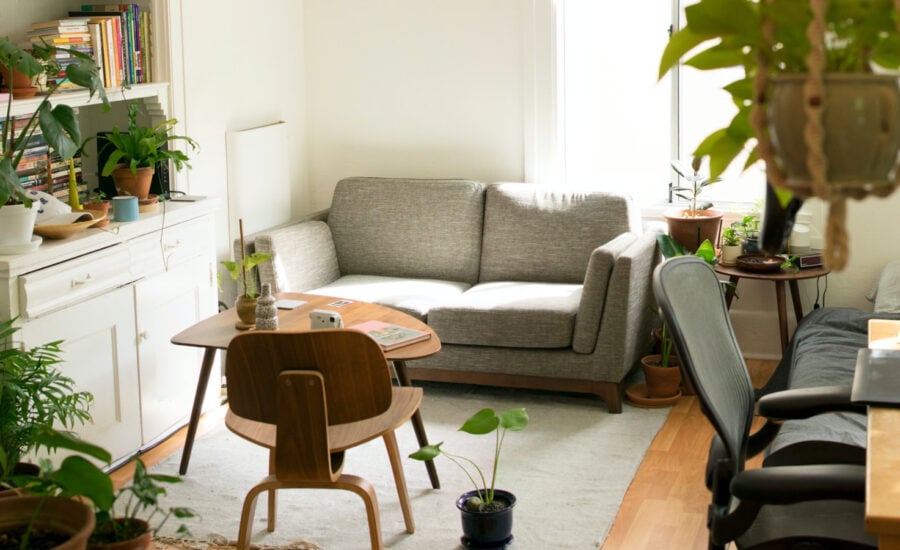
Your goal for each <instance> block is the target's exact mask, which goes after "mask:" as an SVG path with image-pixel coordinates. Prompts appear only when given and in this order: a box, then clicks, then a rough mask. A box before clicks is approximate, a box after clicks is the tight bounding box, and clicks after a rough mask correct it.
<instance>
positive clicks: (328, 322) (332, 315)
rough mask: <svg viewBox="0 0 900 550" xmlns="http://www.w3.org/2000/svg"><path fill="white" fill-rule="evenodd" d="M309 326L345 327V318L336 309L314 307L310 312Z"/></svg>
mask: <svg viewBox="0 0 900 550" xmlns="http://www.w3.org/2000/svg"><path fill="white" fill-rule="evenodd" d="M309 327H310V328H311V329H313V330H315V329H321V328H344V319H343V318H341V314H340V313H338V312H336V311H329V310H327V309H314V310H312V311H310V312H309Z"/></svg>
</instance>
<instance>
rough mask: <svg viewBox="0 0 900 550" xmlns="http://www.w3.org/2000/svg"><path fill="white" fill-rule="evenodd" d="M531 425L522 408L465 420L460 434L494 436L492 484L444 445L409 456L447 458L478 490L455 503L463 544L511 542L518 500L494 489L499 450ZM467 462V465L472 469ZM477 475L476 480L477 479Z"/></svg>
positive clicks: (485, 412)
mask: <svg viewBox="0 0 900 550" xmlns="http://www.w3.org/2000/svg"><path fill="white" fill-rule="evenodd" d="M527 425H528V413H526V412H525V409H523V408H516V409H509V410H507V411H504V412H502V413H500V414H499V415H498V414H497V413H495V412H494V410H493V409H489V408H488V409H482V410H480V411H478V412H477V413H475V414H474V415H472V416H471V417H470V418H469V419H468V420H466V421H465V422H464V423H463V425H462V426H460V428H459V431H462V432H466V433H469V434H473V435H486V434H490V433H494V434H495V440H494V463H493V466H492V469H491V479H490V485H488V482H487V479H486V478H485V476H484V472H483V471H482V470H481V468H479V467H478V465H477V464H476V463H475V462H474V461H472V460H471V459H469V458H466V457H464V456H459V455H454V454H450V453H448V452H446V451H444V450H443V449H442V448H441V446H442V445H443V444H444V443H443V442H441V443H438V444H436V445H425V446H424V447H422V448H420V449H419V450H418V451H416V452H415V453H413V454H411V455H409V457H410V458H412V459H415V460H433V459H434V458H435V457H437V456H438V455H444V456H445V457H447V458H448V459H449V460H450V461H451V462H453V463H454V464H456V465H457V466H459V467H460V468H461V469H462V470H463V472H465V474H466V477H468V478H469V481H471V482H472V485H474V486H475V490H473V491H468V492H466V493H463V494H462V495H460V497H459V498H458V499H457V500H456V507H457V508H458V509H459V511H460V514H461V518H462V529H463V536H462V539H461V540H462V543H463V545H465V546H467V547H470V548H494V547H502V546H504V545H505V544H507V543H509V542H510V541H511V540H512V514H513V507H514V506H515V505H516V497H515V495H513V494H512V493H510V492H508V491H503V490H501V489H496V488H495V482H496V480H497V469H498V468H499V466H500V449H501V447H502V445H503V440H504V439H505V438H506V432H507V431H514V432H517V431H521V430H524V429H525V427H526V426H527ZM464 463H468V464H469V465H470V466H471V469H470V468H469V467H467V466H466V465H465V464H464ZM476 475H477V479H476V477H475V476H476Z"/></svg>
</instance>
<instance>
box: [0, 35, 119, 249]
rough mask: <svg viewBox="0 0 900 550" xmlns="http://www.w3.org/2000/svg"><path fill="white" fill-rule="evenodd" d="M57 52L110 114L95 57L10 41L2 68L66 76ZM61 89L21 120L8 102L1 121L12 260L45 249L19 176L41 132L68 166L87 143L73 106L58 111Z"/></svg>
mask: <svg viewBox="0 0 900 550" xmlns="http://www.w3.org/2000/svg"><path fill="white" fill-rule="evenodd" d="M57 52H65V53H66V54H67V55H69V56H71V59H72V63H71V64H69V65H67V66H66V68H65V74H66V78H67V79H68V80H69V81H71V82H74V83H75V84H78V85H79V86H84V87H85V88H87V89H88V91H89V93H90V96H91V97H93V96H94V94H97V95H98V96H99V97H100V99H101V101H102V103H103V107H104V109H106V110H108V109H109V103H108V101H107V99H106V91H105V89H104V88H103V83H102V81H101V79H100V75H99V72H98V71H97V66H96V65H95V64H94V61H93V59H91V57H90V56H88V55H85V54H83V53H81V52H78V51H75V50H69V49H66V48H57V47H55V46H49V45H34V46H33V47H32V50H31V52H30V53H29V52H28V51H26V50H24V49H22V48H19V47H18V46H16V45H15V44H13V43H12V42H11V41H10V40H9V38H7V37H0V66H2V67H4V68H6V69H8V70H11V71H12V70H15V71H18V72H20V73H23V74H24V75H26V76H27V77H28V78H33V77H35V76H37V75H39V74H47V75H49V76H54V77H55V76H57V75H58V74H59V72H60V71H61V70H62V69H61V68H60V66H59V64H58V63H57V62H56V57H55V55H56V53H57ZM54 82H55V81H54ZM13 86H14V84H13V79H9V82H8V83H7V82H4V83H3V87H4V89H5V90H6V91H8V92H9V93H10V94H12V91H13ZM58 89H59V84H53V85H52V86H51V87H50V88H49V89H48V90H47V92H46V93H45V94H44V95H43V97H42V98H41V101H40V103H39V104H38V106H37V108H36V109H35V111H34V113H32V114H30V115H27V116H24V117H19V118H17V119H15V118H14V117H13V116H12V104H13V102H12V101H7V102H6V117H5V118H4V119H3V120H2V121H0V125H2V131H0V246H2V247H4V253H6V254H14V253H22V252H27V251H29V250H32V249H33V248H35V247H37V245H38V244H40V240H39V239H34V238H33V236H34V235H33V229H34V220H35V217H36V215H37V210H36V209H34V208H32V200H31V199H30V198H29V197H28V196H27V194H26V193H25V189H24V188H23V187H22V184H21V183H20V181H19V175H18V173H17V170H18V167H19V163H20V162H21V161H22V156H23V154H24V152H25V149H26V148H27V146H28V144H29V142H30V140H31V138H32V137H33V136H34V135H35V133H36V132H37V131H38V128H40V133H41V134H42V135H43V137H44V139H45V140H46V141H47V144H48V145H49V146H50V148H51V149H52V150H53V151H55V152H56V153H58V154H59V156H60V158H61V159H62V160H63V161H67V160H69V159H71V158H72V156H73V155H75V153H76V152H77V151H78V148H79V144H80V143H81V128H80V126H79V124H78V117H77V116H76V114H75V111H74V109H72V107H70V106H68V105H56V106H53V105H52V103H51V101H50V99H51V97H52V96H53V95H54V94H55V93H56V91H57V90H58Z"/></svg>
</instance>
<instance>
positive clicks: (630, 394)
mask: <svg viewBox="0 0 900 550" xmlns="http://www.w3.org/2000/svg"><path fill="white" fill-rule="evenodd" d="M625 397H627V398H628V401H630V402H631V403H633V404H635V405H637V406H638V407H647V408H654V407H669V406H671V405H674V404H675V403H677V402H678V400H679V399H680V398H681V390H678V393H676V394H675V395H673V396H672V397H650V396H649V395H648V394H647V384H635V385H633V386H630V387H629V388H628V389H626V390H625Z"/></svg>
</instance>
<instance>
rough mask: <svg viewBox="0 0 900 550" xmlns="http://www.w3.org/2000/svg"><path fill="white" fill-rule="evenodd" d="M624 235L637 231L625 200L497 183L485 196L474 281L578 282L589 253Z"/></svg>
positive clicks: (629, 207) (637, 227)
mask: <svg viewBox="0 0 900 550" xmlns="http://www.w3.org/2000/svg"><path fill="white" fill-rule="evenodd" d="M629 231H630V232H634V233H640V228H639V222H638V219H637V215H636V212H635V208H634V206H633V204H632V202H631V200H630V199H629V198H628V197H626V196H623V195H616V194H610V193H603V192H598V191H578V190H565V189H562V188H558V187H550V186H547V185H538V184H529V183H497V184H494V185H491V186H489V187H488V189H487V193H486V195H485V212H484V240H483V243H482V250H481V275H480V278H479V280H480V281H481V282H487V281H533V282H552V283H581V282H583V281H584V274H585V269H586V268H587V263H588V260H589V259H590V257H591V252H592V251H593V250H594V249H595V248H597V247H598V246H600V245H602V244H604V243H606V242H608V241H610V240H612V239H613V238H615V237H617V236H618V235H621V234H622V233H627V232H629Z"/></svg>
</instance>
